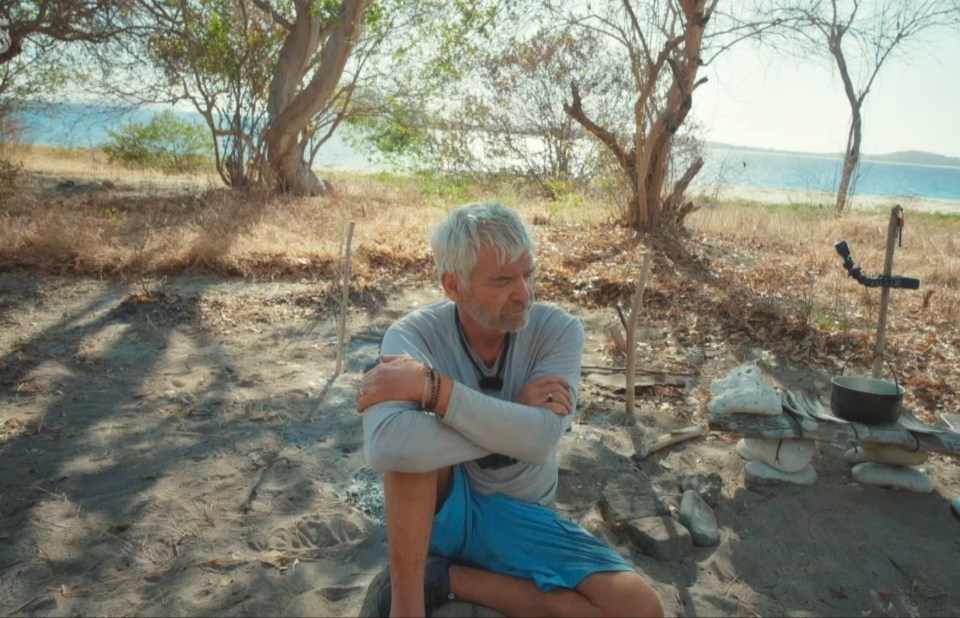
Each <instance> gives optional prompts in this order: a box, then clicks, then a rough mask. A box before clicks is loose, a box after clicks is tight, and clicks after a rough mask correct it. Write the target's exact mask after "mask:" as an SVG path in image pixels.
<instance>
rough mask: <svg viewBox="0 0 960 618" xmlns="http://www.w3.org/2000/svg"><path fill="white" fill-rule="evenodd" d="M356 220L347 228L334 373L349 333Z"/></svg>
mask: <svg viewBox="0 0 960 618" xmlns="http://www.w3.org/2000/svg"><path fill="white" fill-rule="evenodd" d="M354 224H355V222H354V221H351V222H350V227H349V228H348V229H347V253H346V256H345V258H344V261H343V295H342V297H341V299H340V334H339V338H338V339H337V362H336V366H335V367H334V370H333V375H335V376H338V375H340V370H341V369H342V366H343V344H344V339H345V337H346V333H347V307H348V304H349V301H350V246H351V244H352V243H353V227H354Z"/></svg>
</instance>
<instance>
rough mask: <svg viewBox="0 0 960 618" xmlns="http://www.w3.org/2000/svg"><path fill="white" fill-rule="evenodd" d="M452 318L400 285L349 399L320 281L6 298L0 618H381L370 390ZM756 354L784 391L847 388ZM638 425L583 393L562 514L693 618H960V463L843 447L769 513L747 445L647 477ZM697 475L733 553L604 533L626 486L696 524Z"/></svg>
mask: <svg viewBox="0 0 960 618" xmlns="http://www.w3.org/2000/svg"><path fill="white" fill-rule="evenodd" d="M437 298H439V294H438V291H437V290H436V289H434V287H433V286H432V285H430V284H424V283H422V282H417V281H410V282H403V281H399V282H397V283H396V287H395V288H394V289H392V290H390V291H385V292H384V294H383V296H382V297H378V298H374V299H371V301H370V302H365V303H364V304H363V305H359V306H356V307H354V308H353V310H352V311H351V313H350V319H349V321H348V334H349V337H348V345H347V349H346V356H345V361H346V363H345V367H346V370H345V372H344V373H342V374H341V375H339V376H334V375H333V369H334V358H335V350H336V342H337V334H336V333H337V318H336V312H335V311H330V310H323V308H322V307H321V306H319V305H318V304H317V303H316V302H315V289H314V288H312V287H311V285H310V284H309V283H271V282H264V283H251V282H244V281H237V280H222V279H217V278H212V277H205V278H197V277H187V276H179V277H175V278H172V279H170V280H168V281H167V282H166V283H165V284H164V285H163V286H160V285H159V284H152V286H149V287H148V286H143V285H135V284H130V285H124V284H119V283H109V282H101V281H95V280H88V279H60V278H55V277H44V276H37V277H34V276H18V275H14V274H4V275H0V387H2V390H0V430H2V432H3V433H0V470H2V471H3V472H2V475H0V613H2V614H4V615H29V616H35V615H37V616H39V615H45V616H73V615H112V616H120V615H142V616H146V615H164V616H199V615H211V616H217V615H231V616H236V615H240V616H242V615H301V616H302V615H325V616H333V615H356V614H357V612H358V611H359V609H360V604H361V601H362V598H363V594H364V591H365V589H366V586H367V585H368V583H369V582H370V580H371V579H372V578H373V577H374V576H375V575H376V574H377V573H378V572H379V571H380V570H381V569H382V568H383V566H384V564H385V560H386V553H385V549H386V540H385V532H384V528H383V523H382V498H381V494H380V488H379V479H378V477H377V475H376V474H375V473H373V472H371V471H370V470H369V469H368V468H367V467H366V465H365V463H364V459H363V454H362V431H361V425H360V420H359V418H358V417H357V414H356V412H355V410H354V400H353V390H354V388H355V386H356V384H357V383H358V380H359V378H360V373H361V371H362V368H363V367H364V365H366V364H367V363H368V362H370V361H371V360H372V359H373V358H374V357H375V355H376V353H377V342H378V339H379V336H380V335H381V334H382V332H383V331H384V329H385V328H386V327H387V326H388V325H389V324H390V323H391V322H392V321H393V320H395V319H396V318H397V317H399V316H400V315H402V314H403V313H405V312H406V311H408V310H409V309H411V308H412V307H414V306H417V305H419V304H422V303H424V302H428V301H431V300H435V299H437ZM570 309H571V310H573V311H575V312H576V313H577V314H578V315H579V316H581V318H582V319H583V322H584V325H585V327H586V330H587V334H588V341H587V346H586V356H585V360H584V364H585V366H587V367H588V368H589V367H593V368H596V367H610V366H611V359H610V358H609V357H608V356H607V355H606V349H607V341H606V336H605V334H604V333H605V329H606V326H607V324H608V319H609V315H605V314H604V315H601V314H600V313H599V312H596V311H588V310H583V309H580V308H576V307H570ZM607 313H609V312H607ZM690 353H693V351H690ZM754 356H755V357H756V358H757V359H758V360H759V361H760V364H761V367H763V368H764V371H765V374H766V376H767V379H768V381H769V382H770V383H771V384H780V385H783V386H787V387H791V388H792V387H796V386H804V387H808V388H810V387H813V388H817V389H820V390H821V391H822V392H825V391H823V389H825V388H827V387H826V384H827V383H828V376H824V375H822V374H820V373H817V372H813V371H811V370H808V369H805V368H803V367H791V366H787V365H781V364H778V363H777V362H776V361H775V360H774V359H771V358H770V357H768V356H767V355H765V354H764V351H763V350H755V351H754ZM741 361H742V358H741V357H740V356H739V352H738V351H736V350H734V349H723V348H719V349H716V350H713V351H711V353H710V354H708V355H707V357H706V358H705V359H703V362H702V363H700V364H699V367H700V369H699V373H698V375H696V376H693V378H692V382H691V383H690V384H689V385H688V387H687V388H685V389H675V388H664V389H661V390H660V391H657V387H653V392H652V393H647V394H646V395H645V396H644V397H642V398H641V399H640V410H641V412H642V414H643V415H644V418H645V419H646V420H647V422H649V424H650V425H651V427H652V428H653V430H656V431H661V430H668V429H670V428H674V427H677V426H680V425H684V424H689V423H693V422H696V423H702V424H705V422H706V416H705V411H704V409H703V404H704V403H705V395H704V392H705V390H706V388H707V386H708V385H709V381H710V379H711V378H715V377H719V376H721V375H723V374H724V373H726V371H727V370H729V369H730V368H731V367H733V366H735V365H736V364H739V362H741ZM590 371H596V369H585V371H584V372H585V373H589V372H590ZM622 410H623V401H622V398H621V397H619V396H617V395H615V394H612V393H610V392H605V391H603V390H602V389H601V388H599V387H596V386H592V385H590V384H588V383H586V382H585V383H584V385H583V388H582V391H581V400H580V414H581V416H580V422H579V423H578V424H576V425H575V427H574V430H573V432H572V433H571V434H570V435H569V436H567V437H565V438H564V439H563V440H562V442H561V447H560V461H561V469H562V471H561V480H560V490H559V494H558V504H557V508H558V509H559V510H560V511H561V512H563V513H565V514H567V515H569V516H570V517H572V518H573V519H575V520H578V521H581V522H583V523H584V525H585V526H586V527H588V528H589V529H591V530H594V531H596V532H597V533H598V534H601V535H602V536H604V537H605V538H608V539H609V540H610V542H612V543H614V544H615V545H616V546H617V547H618V548H619V549H620V550H621V551H622V552H624V553H625V554H627V555H629V556H630V558H631V559H632V560H633V561H634V563H635V564H636V565H637V567H638V569H639V570H640V571H641V572H643V573H644V574H646V575H647V576H648V577H649V578H650V580H651V582H652V583H653V585H654V587H655V588H656V589H657V590H658V591H659V592H660V594H661V596H662V598H663V601H664V605H665V608H666V611H667V613H668V615H683V616H713V615H725V616H730V615H736V616H757V615H761V616H765V615H791V616H806V615H830V616H837V615H851V616H899V615H924V616H948V615H950V616H952V615H956V613H957V609H958V608H960V591H958V589H957V586H956V582H957V577H958V574H960V569H958V564H960V535H958V531H960V522H958V521H956V520H955V519H953V517H952V516H951V514H950V510H949V503H950V501H951V500H952V499H954V498H956V497H957V496H958V495H960V467H958V462H957V460H956V459H952V458H949V457H944V456H940V455H933V456H931V457H930V459H929V460H928V462H927V464H925V465H924V469H926V470H927V472H928V473H929V474H930V476H931V477H932V479H933V482H934V486H935V489H934V491H933V493H930V494H924V495H918V494H911V493H904V492H898V491H893V490H887V489H881V488H876V487H865V486H862V485H859V484H857V483H855V482H853V481H852V480H851V478H850V471H849V464H847V463H846V462H845V461H844V460H843V458H842V451H843V448H844V445H831V444H820V445H819V448H818V452H817V454H816V455H815V457H814V460H813V465H814V467H815V469H816V470H817V472H818V474H819V479H818V481H817V482H816V484H814V485H813V486H811V487H795V486H786V487H774V488H768V489H762V490H750V489H747V488H745V487H744V481H743V468H744V464H745V462H744V461H743V460H742V459H740V457H739V456H738V455H737V454H736V453H735V451H734V444H735V442H736V440H737V436H732V435H725V434H721V433H711V434H709V435H707V436H706V437H703V438H700V439H697V440H693V441H690V442H686V443H684V444H682V445H678V446H674V447H672V448H669V449H667V450H664V451H661V452H660V453H656V454H654V455H652V456H650V457H649V458H647V459H644V460H639V461H638V460H635V459H634V458H633V455H634V444H633V441H632V438H631V434H630V432H629V431H628V430H627V429H626V428H625V427H624V426H622V424H620V422H622V420H623V413H622ZM696 471H699V472H705V473H709V472H716V473H718V474H720V476H721V477H722V480H723V489H722V493H721V497H720V500H719V503H718V504H717V506H716V508H715V513H716V517H717V520H718V523H719V526H720V531H721V541H720V544H719V545H718V546H716V547H697V548H694V549H693V551H692V553H689V554H687V555H685V556H683V557H681V558H678V559H675V560H667V561H663V562H660V561H657V560H655V559H654V558H652V557H650V556H646V555H644V554H643V553H641V552H640V551H639V550H638V549H637V548H636V547H635V546H633V545H632V544H631V543H630V541H629V539H628V538H627V535H626V534H625V533H624V531H623V530H620V529H617V528H615V527H612V526H610V525H609V524H608V523H606V522H604V521H603V520H602V517H601V515H600V510H599V508H598V506H597V505H598V502H599V501H600V499H601V497H602V495H603V494H604V492H605V491H607V490H608V489H609V488H610V487H612V486H613V485H618V486H619V487H621V488H625V490H626V491H628V492H630V491H632V492H635V493H636V494H637V495H640V494H648V493H650V492H658V493H659V494H660V495H662V496H668V497H669V496H673V497H674V499H677V500H678V499H679V495H680V492H679V487H678V485H679V478H680V477H681V476H682V475H683V474H684V473H687V472H696Z"/></svg>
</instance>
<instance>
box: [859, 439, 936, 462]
mask: <svg viewBox="0 0 960 618" xmlns="http://www.w3.org/2000/svg"><path fill="white" fill-rule="evenodd" d="M860 450H862V451H863V456H864V457H865V458H866V461H874V462H876V463H882V464H888V465H891V466H919V465H920V464H922V463H923V462H925V461H926V460H927V452H926V451H920V450H916V451H915V450H911V449H908V448H905V447H902V446H897V445H895V444H879V443H877V442H864V443H862V444H861V445H860Z"/></svg>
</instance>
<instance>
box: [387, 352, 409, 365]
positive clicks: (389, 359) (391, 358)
mask: <svg viewBox="0 0 960 618" xmlns="http://www.w3.org/2000/svg"><path fill="white" fill-rule="evenodd" d="M399 358H410V357H409V356H408V355H406V354H382V355H380V362H383V363H389V362H392V361H395V360H397V359H399Z"/></svg>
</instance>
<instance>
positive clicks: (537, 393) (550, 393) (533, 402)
mask: <svg viewBox="0 0 960 618" xmlns="http://www.w3.org/2000/svg"><path fill="white" fill-rule="evenodd" d="M514 403H520V404H523V405H527V406H534V407H537V408H546V409H548V410H550V411H551V412H553V413H554V414H557V415H559V416H566V415H567V414H570V412H572V411H573V397H572V396H571V394H570V384H569V383H567V381H566V380H565V379H563V378H562V377H560V376H543V377H541V378H537V379H536V380H531V381H530V382H527V383H526V384H524V385H523V388H522V389H520V393H519V394H518V395H517V398H516V399H515V400H514Z"/></svg>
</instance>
